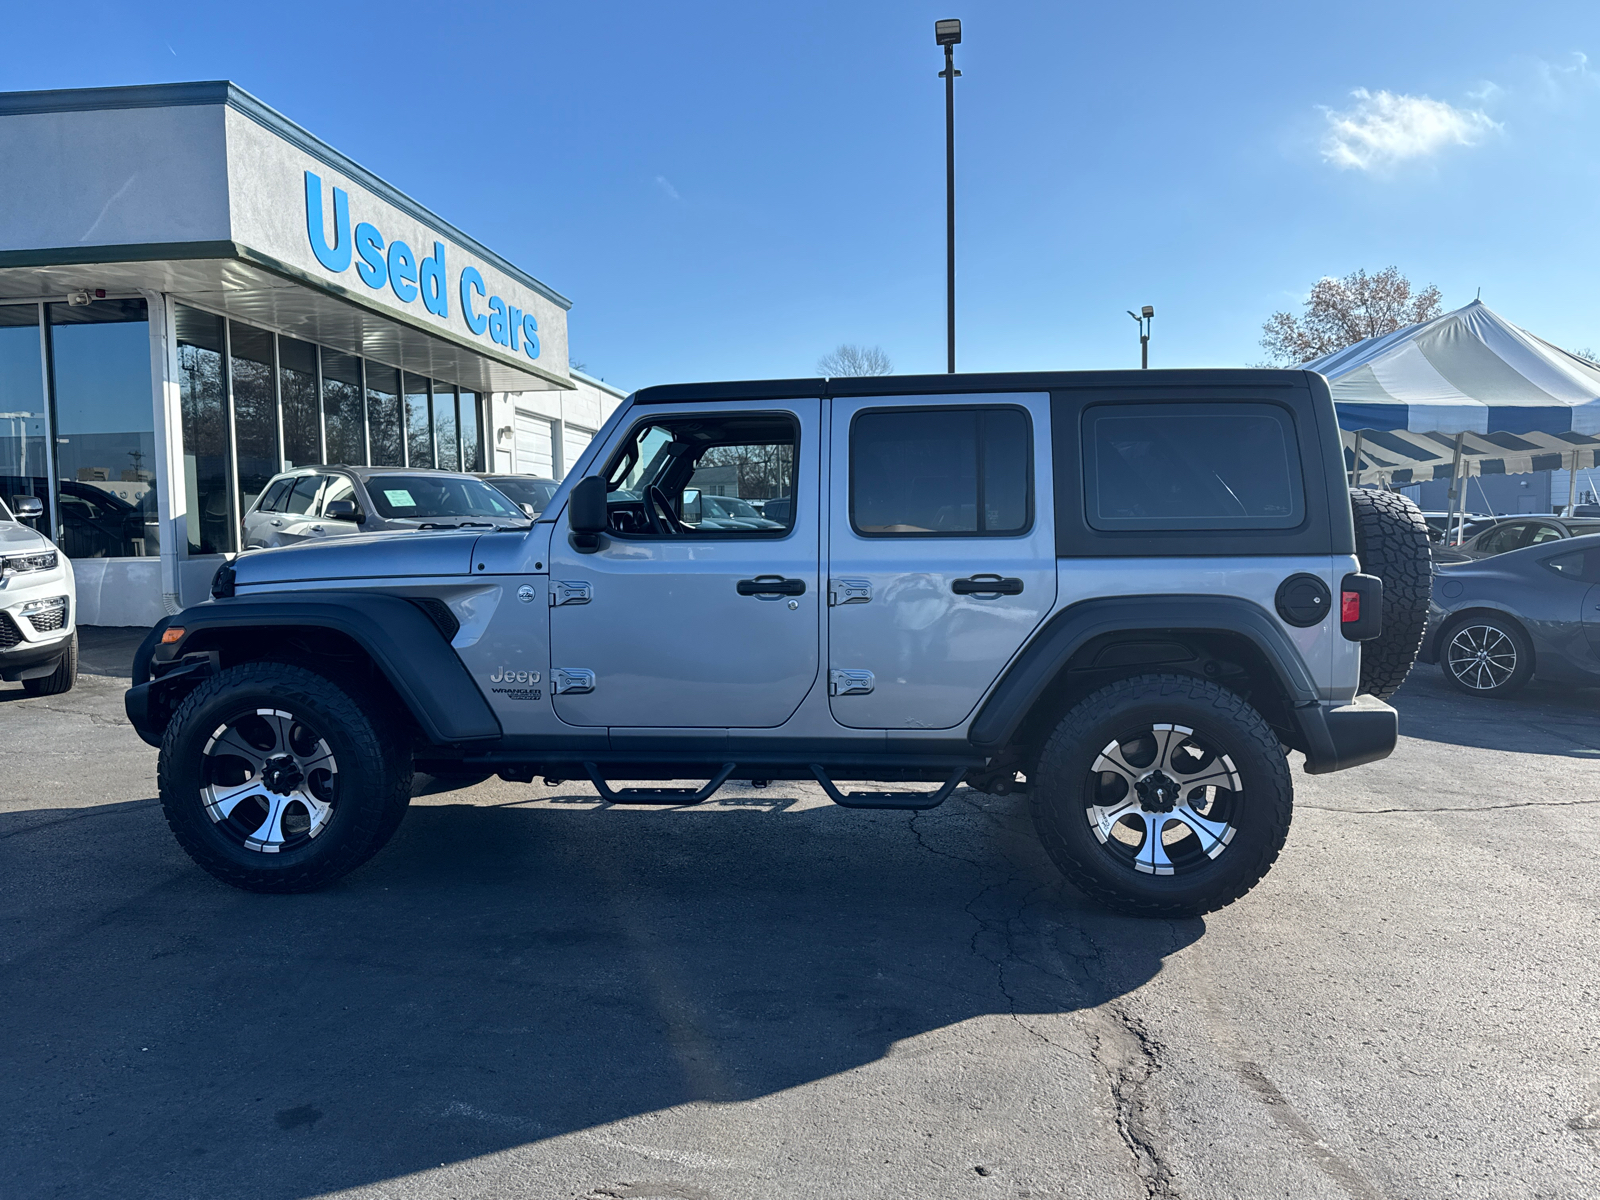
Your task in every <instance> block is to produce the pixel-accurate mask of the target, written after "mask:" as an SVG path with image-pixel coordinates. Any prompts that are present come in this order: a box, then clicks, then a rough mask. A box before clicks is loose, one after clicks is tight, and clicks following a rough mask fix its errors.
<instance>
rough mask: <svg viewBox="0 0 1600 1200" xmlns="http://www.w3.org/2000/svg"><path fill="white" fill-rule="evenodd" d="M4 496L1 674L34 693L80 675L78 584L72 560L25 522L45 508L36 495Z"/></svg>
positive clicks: (0, 513) (60, 688)
mask: <svg viewBox="0 0 1600 1200" xmlns="http://www.w3.org/2000/svg"><path fill="white" fill-rule="evenodd" d="M11 503H12V505H14V506H15V507H14V508H12V507H8V506H7V505H6V503H5V501H4V500H0V679H4V680H5V681H6V682H7V683H16V682H17V681H18V680H21V682H22V687H23V689H24V690H25V691H26V692H28V693H29V694H30V695H33V696H53V695H56V694H58V693H60V692H67V691H71V690H72V685H73V684H75V683H76V682H77V681H78V627H77V620H78V616H77V607H78V590H77V585H76V583H75V582H74V580H73V577H72V563H71V562H70V561H69V560H68V558H67V556H66V555H65V554H63V553H62V552H61V551H60V550H59V549H57V548H56V546H54V545H53V544H52V543H51V541H50V539H49V538H47V537H45V536H44V534H42V533H40V532H39V531H38V530H37V529H31V528H29V527H28V526H27V525H25V524H24V523H23V522H25V521H36V520H38V519H39V517H40V516H42V515H43V514H44V505H43V503H42V502H41V501H40V500H39V498H38V497H37V496H13V497H12V498H11Z"/></svg>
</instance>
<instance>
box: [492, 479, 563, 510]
mask: <svg viewBox="0 0 1600 1200" xmlns="http://www.w3.org/2000/svg"><path fill="white" fill-rule="evenodd" d="M478 478H479V479H481V480H483V481H484V482H485V483H487V484H488V485H489V486H490V487H492V488H496V489H498V490H499V491H500V492H502V493H503V494H504V495H506V496H507V497H509V498H510V499H511V500H512V501H513V502H515V503H516V505H517V506H518V507H519V508H521V509H522V511H523V512H525V513H527V514H528V515H529V516H530V517H537V516H538V515H539V514H540V513H542V512H543V511H544V506H545V505H546V504H549V503H550V497H551V496H554V495H555V494H556V489H557V488H559V487H560V486H561V481H560V480H559V479H541V478H540V477H539V476H537V475H479V476H478Z"/></svg>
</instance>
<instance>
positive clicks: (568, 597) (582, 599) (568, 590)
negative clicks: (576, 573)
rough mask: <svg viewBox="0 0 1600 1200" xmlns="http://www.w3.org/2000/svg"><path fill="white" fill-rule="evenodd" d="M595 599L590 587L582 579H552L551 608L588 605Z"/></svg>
mask: <svg viewBox="0 0 1600 1200" xmlns="http://www.w3.org/2000/svg"><path fill="white" fill-rule="evenodd" d="M593 599H594V594H593V593H592V592H591V591H590V590H589V585H588V584H587V583H585V582H583V580H581V579H552V580H551V581H550V607H551V608H554V607H556V605H558V604H587V603H589V601H591V600H593Z"/></svg>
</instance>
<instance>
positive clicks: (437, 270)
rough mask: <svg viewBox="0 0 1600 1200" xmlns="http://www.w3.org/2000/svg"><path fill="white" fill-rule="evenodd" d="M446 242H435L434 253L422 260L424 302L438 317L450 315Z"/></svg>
mask: <svg viewBox="0 0 1600 1200" xmlns="http://www.w3.org/2000/svg"><path fill="white" fill-rule="evenodd" d="M444 280H445V268H444V244H443V243H442V242H435V243H434V244H433V253H432V254H430V255H429V256H428V257H427V258H425V259H423V260H422V303H423V304H425V305H426V306H427V309H428V311H429V312H431V313H432V314H433V315H434V316H436V317H448V316H449V315H450V298H449V297H448V296H446V295H445V292H444Z"/></svg>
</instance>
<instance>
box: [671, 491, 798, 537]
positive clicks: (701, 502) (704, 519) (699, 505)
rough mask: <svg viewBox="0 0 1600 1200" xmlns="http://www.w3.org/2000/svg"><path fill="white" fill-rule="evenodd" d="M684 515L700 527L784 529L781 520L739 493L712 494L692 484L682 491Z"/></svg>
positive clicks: (691, 523) (691, 522) (688, 520)
mask: <svg viewBox="0 0 1600 1200" xmlns="http://www.w3.org/2000/svg"><path fill="white" fill-rule="evenodd" d="M682 516H683V519H684V520H685V521H687V522H688V523H689V524H690V525H693V526H695V527H696V528H697V529H784V528H786V526H785V525H784V523H783V522H782V521H773V520H769V519H768V518H766V517H764V516H762V515H761V514H760V513H759V512H757V511H756V510H755V507H754V506H753V505H751V504H750V502H749V501H747V500H741V499H739V497H737V496H710V495H707V494H706V493H704V492H700V491H696V490H694V489H693V488H689V489H686V490H685V491H684V493H683V514H682Z"/></svg>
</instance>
